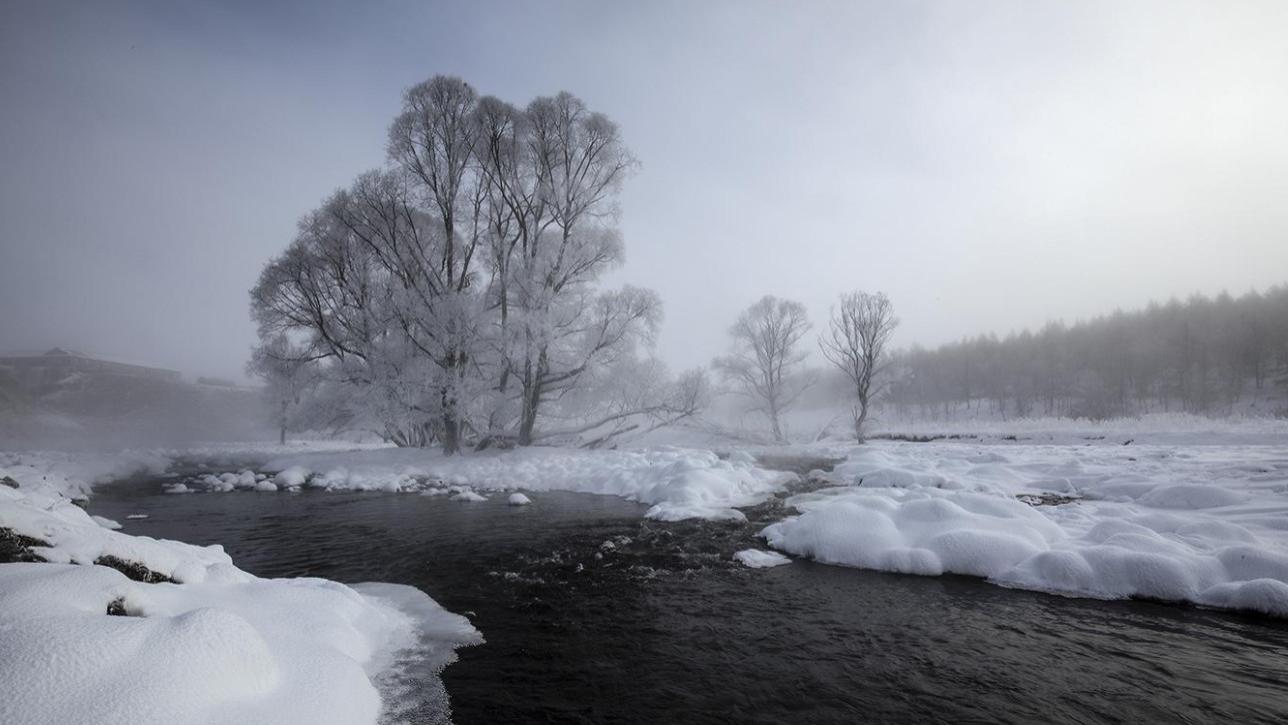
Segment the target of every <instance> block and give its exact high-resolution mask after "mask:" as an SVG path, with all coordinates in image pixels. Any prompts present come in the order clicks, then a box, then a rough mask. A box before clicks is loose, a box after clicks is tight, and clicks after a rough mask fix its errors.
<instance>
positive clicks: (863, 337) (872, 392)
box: [819, 292, 899, 441]
mask: <svg viewBox="0 0 1288 725" xmlns="http://www.w3.org/2000/svg"><path fill="white" fill-rule="evenodd" d="M898 324H899V320H898V319H897V318H896V317H895V316H894V305H892V304H890V299H889V298H888V297H886V296H885V294H884V293H881V292H878V293H876V294H868V293H867V292H850V293H847V294H844V295H841V300H840V304H839V305H838V306H837V307H835V308H834V309H833V310H832V316H831V319H829V320H828V330H827V332H826V333H825V334H823V335H821V336H820V337H819V348H820V349H822V351H823V357H825V358H827V360H828V362H831V363H832V364H833V365H835V366H836V368H837V369H838V370H840V371H841V372H842V373H844V374H845V377H846V379H847V380H849V382H850V386H851V390H852V391H853V393H854V405H853V407H852V408H851V412H852V414H853V415H852V418H853V421H854V437H855V438H856V439H858V440H860V441H862V440H863V424H864V422H866V421H867V418H868V412H869V410H870V408H871V405H872V402H873V400H874V398H875V397H876V396H877V395H878V394H879V393H880V386H881V382H880V380H879V375H880V374H881V372H882V370H883V369H884V368H885V365H886V362H887V361H886V347H887V346H888V345H889V343H890V336H891V335H892V334H894V329H895V327H897V326H898Z"/></svg>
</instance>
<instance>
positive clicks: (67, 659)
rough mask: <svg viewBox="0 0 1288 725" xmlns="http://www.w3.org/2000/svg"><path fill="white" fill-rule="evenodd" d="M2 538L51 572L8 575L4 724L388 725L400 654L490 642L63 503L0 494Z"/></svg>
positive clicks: (425, 601) (393, 590)
mask: <svg viewBox="0 0 1288 725" xmlns="http://www.w3.org/2000/svg"><path fill="white" fill-rule="evenodd" d="M0 527H3V528H6V529H9V530H11V531H13V532H14V533H16V534H19V535H21V536H24V537H29V538H33V539H37V540H39V541H40V542H42V543H43V544H44V545H34V546H32V547H31V549H32V552H33V553H34V554H36V555H37V556H39V557H41V558H43V559H45V560H46V561H48V562H53V563H12V564H0V714H2V715H3V716H2V717H0V720H3V721H4V722H6V723H43V722H49V723H62V722H68V723H70V722H98V723H131V724H132V725H133V724H136V723H142V724H150V723H156V724H157V725H161V724H163V723H164V724H168V723H176V722H184V723H225V722H263V723H269V722H271V723H283V724H287V725H289V724H291V723H301V724H303V723H337V724H339V723H375V722H376V720H377V717H378V715H379V712H380V708H381V697H380V693H379V691H378V690H377V688H376V686H375V685H374V684H373V681H374V680H377V679H379V675H380V674H381V673H382V671H383V669H384V668H386V667H388V665H389V664H390V663H391V662H392V661H393V658H394V653H396V652H399V651H403V650H407V649H414V650H417V651H424V652H426V653H427V654H426V656H428V657H431V658H432V659H431V661H433V662H435V663H440V665H441V664H446V663H447V662H450V661H451V658H452V657H453V656H454V655H453V652H454V649H455V648H456V647H459V646H463V645H467V644H473V643H477V642H479V641H481V637H480V636H479V634H478V632H477V631H476V630H475V629H474V628H473V627H472V626H470V624H469V622H468V621H467V620H465V619H464V618H462V617H459V616H457V615H454V614H451V613H448V612H446V611H444V610H443V609H442V608H441V607H439V606H438V605H437V604H436V603H434V602H433V600H432V599H430V598H429V597H428V596H426V595H425V594H423V593H421V592H419V591H417V590H415V589H412V588H410V587H397V586H393V585H358V586H356V587H348V586H345V585H343V584H338V583H335V582H331V581H327V580H324V579H311V578H300V579H260V578H258V577H256V576H253V575H251V574H248V573H246V572H244V571H242V570H240V569H238V568H237V567H236V566H234V565H233V563H232V561H231V559H230V558H229V557H228V555H227V554H225V553H224V551H223V549H222V547H219V546H208V547H198V546H191V545H188V544H183V543H180V542H175V541H165V540H157V539H151V538H147V537H140V536H129V535H126V534H123V533H120V532H119V531H115V530H112V529H109V528H105V527H104V526H102V525H100V523H99V522H98V521H96V520H95V519H94V517H91V516H90V515H89V514H87V513H86V512H85V511H84V510H83V509H81V508H80V507H79V506H76V505H75V504H73V503H72V502H71V501H70V500H68V499H67V498H65V497H64V496H62V495H61V494H59V493H57V492H56V491H54V490H53V488H51V487H34V486H33V487H31V488H30V489H28V488H25V487H20V488H18V489H12V488H9V487H6V486H0ZM113 560H115V561H113ZM97 561H103V562H104V563H105V564H112V566H113V567H116V566H119V565H121V564H124V565H129V566H136V565H137V566H142V567H146V569H147V570H149V571H150V572H152V573H155V574H156V575H159V577H163V578H165V579H169V580H170V581H169V582H166V581H162V582H160V583H152V584H149V583H143V582H139V581H134V580H132V579H130V578H127V577H126V576H125V575H124V574H123V573H121V571H118V570H117V569H116V568H109V567H108V566H100V565H95V562H97ZM109 612H111V613H114V614H122V613H123V614H125V615H128V616H111V615H110V614H109Z"/></svg>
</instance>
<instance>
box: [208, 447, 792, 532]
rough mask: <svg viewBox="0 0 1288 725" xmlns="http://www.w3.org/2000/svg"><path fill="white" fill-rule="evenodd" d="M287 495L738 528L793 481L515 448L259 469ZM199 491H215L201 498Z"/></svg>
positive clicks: (736, 468) (675, 453)
mask: <svg viewBox="0 0 1288 725" xmlns="http://www.w3.org/2000/svg"><path fill="white" fill-rule="evenodd" d="M265 470H267V471H273V472H276V473H277V478H278V482H279V483H281V482H282V480H285V479H284V477H288V478H289V480H290V481H291V482H298V483H295V485H307V486H314V487H318V488H325V489H332V490H336V489H344V490H386V491H419V492H425V493H428V492H432V491H434V490H435V489H437V488H441V487H442V486H443V485H444V482H450V483H451V484H454V485H457V486H467V487H469V488H471V489H474V490H475V491H478V490H505V489H514V488H522V489H524V490H527V491H550V490H565V491H578V492H583V493H597V494H608V495H615V496H622V497H624V498H627V499H630V500H632V501H640V502H642V503H646V504H650V505H651V506H652V508H650V509H649V511H648V512H647V513H646V514H645V515H646V516H647V517H648V518H652V519H657V520H661V521H679V520H683V519H690V518H702V519H710V520H732V521H743V520H745V518H746V517H745V516H744V515H743V514H742V512H740V511H738V510H737V508H736V507H740V506H754V505H756V504H758V503H761V502H763V501H764V500H766V499H767V498H768V497H769V496H770V495H772V494H773V493H774V492H775V491H777V490H779V489H780V488H781V487H782V486H783V485H785V484H787V483H789V482H791V481H793V480H795V479H796V476H795V474H790V473H782V472H776V471H767V470H765V469H762V468H760V467H758V466H757V465H756V463H755V460H754V459H753V458H752V457H751V456H750V455H737V454H735V455H734V456H732V457H731V458H730V459H729V460H721V459H720V458H719V456H717V455H716V454H715V453H713V452H711V451H705V450H695V449H685V448H671V447H664V448H653V449H646V450H638V451H618V450H610V451H593V450H570V449H558V448H524V449H518V450H512V451H497V452H483V453H468V454H462V455H457V456H443V455H442V454H440V453H439V452H437V451H433V450H426V449H406V448H402V449H394V448H390V449H383V450H366V451H355V452H348V453H304V454H298V455H290V456H282V457H279V458H276V459H274V460H272V461H270V462H268V463H267V464H266V465H265ZM206 490H215V489H213V488H207V489H206Z"/></svg>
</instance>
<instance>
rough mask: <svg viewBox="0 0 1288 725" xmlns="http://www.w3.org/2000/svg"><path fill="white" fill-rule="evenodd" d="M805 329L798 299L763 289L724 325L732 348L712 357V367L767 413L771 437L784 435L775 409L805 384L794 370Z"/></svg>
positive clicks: (806, 323) (792, 399)
mask: <svg viewBox="0 0 1288 725" xmlns="http://www.w3.org/2000/svg"><path fill="white" fill-rule="evenodd" d="M809 329H810V324H809V320H808V319H807V318H806V315H805V306H804V305H802V304H801V303H799V302H795V301H793V300H781V299H778V298H777V297H774V296H773V295H765V296H764V297H762V298H761V299H760V301H759V302H757V303H755V304H754V305H752V306H751V307H748V308H747V309H746V310H745V311H744V312H743V313H742V314H741V315H740V316H739V317H738V321H737V322H736V323H734V325H733V327H731V328H729V335H730V336H731V337H733V352H731V353H730V354H729V355H726V356H724V357H720V358H717V359H716V361H715V368H716V370H718V371H719V372H720V374H721V375H722V376H723V377H724V378H725V379H726V380H728V381H730V382H732V383H734V384H735V385H736V386H738V388H739V390H740V392H742V393H743V394H745V395H747V396H749V397H751V398H752V399H753V400H755V401H756V403H757V405H756V408H757V409H758V410H760V411H761V412H763V413H764V414H765V415H766V416H767V417H768V418H769V423H770V426H771V427H772V429H773V433H774V440H776V441H780V442H781V441H783V440H785V438H784V436H783V428H782V423H781V421H780V417H781V415H782V414H783V413H784V412H785V411H786V410H787V409H788V408H790V407H791V405H792V403H794V402H796V400H797V399H798V398H799V397H800V395H801V393H802V392H804V391H805V388H807V387H808V384H809V381H808V380H806V379H804V378H803V377H801V376H799V375H796V374H795V372H796V368H797V367H798V366H799V365H800V363H801V362H803V361H804V360H805V353H804V352H803V351H801V350H799V349H798V348H799V344H800V341H801V338H803V337H804V336H805V333H806V332H808V331H809Z"/></svg>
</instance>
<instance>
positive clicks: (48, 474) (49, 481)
mask: <svg viewBox="0 0 1288 725" xmlns="http://www.w3.org/2000/svg"><path fill="white" fill-rule="evenodd" d="M171 462H172V459H171V457H170V456H169V455H167V454H165V453H162V452H158V451H131V450H126V451H118V452H114V453H92V454H91V453H62V452H55V451H34V452H22V453H9V452H3V451H0V479H3V478H5V477H8V478H10V479H12V480H14V481H16V482H17V483H18V485H19V486H21V487H22V488H23V489H24V490H26V491H37V490H39V491H44V492H46V493H49V494H62V495H64V496H67V497H69V498H85V497H87V496H88V495H89V493H90V490H91V489H92V488H93V486H94V484H96V483H102V482H105V481H110V480H114V479H118V478H126V477H129V476H133V475H139V474H160V473H162V472H164V471H165V470H166V468H168V467H169V466H170V464H171Z"/></svg>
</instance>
